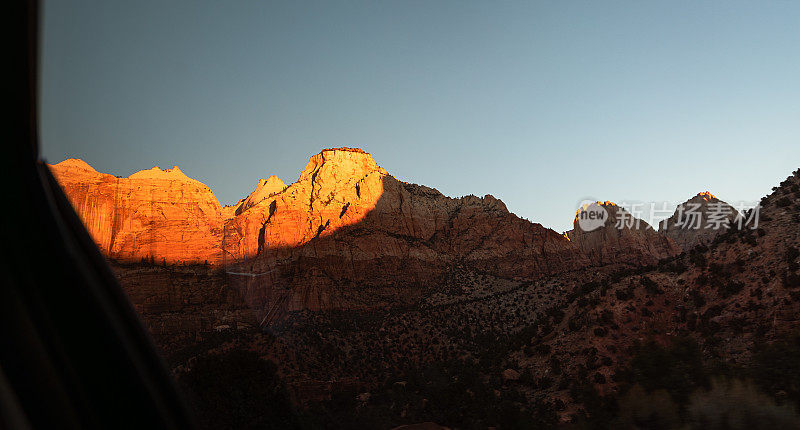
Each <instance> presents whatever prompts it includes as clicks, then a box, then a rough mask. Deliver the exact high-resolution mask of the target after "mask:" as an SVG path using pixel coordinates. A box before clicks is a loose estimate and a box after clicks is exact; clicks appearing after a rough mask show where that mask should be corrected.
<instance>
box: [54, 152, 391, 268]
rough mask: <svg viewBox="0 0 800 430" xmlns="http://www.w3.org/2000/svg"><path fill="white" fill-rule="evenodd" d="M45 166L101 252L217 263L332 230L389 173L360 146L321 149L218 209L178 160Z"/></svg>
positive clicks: (359, 208) (357, 212)
mask: <svg viewBox="0 0 800 430" xmlns="http://www.w3.org/2000/svg"><path fill="white" fill-rule="evenodd" d="M51 167H52V170H53V173H54V174H55V176H56V178H57V179H58V181H59V182H60V183H61V185H62V187H63V188H64V189H65V191H66V194H67V196H68V198H69V199H70V202H71V203H72V205H73V207H74V208H75V209H76V212H77V213H78V214H79V216H80V217H81V219H82V220H83V221H84V224H85V225H86V227H87V230H88V231H89V233H90V234H91V235H92V237H93V239H94V240H95V242H96V243H97V244H98V246H99V247H100V249H101V250H102V251H103V252H104V253H106V255H108V256H109V257H111V258H115V259H120V260H126V261H137V262H138V261H142V260H144V261H153V262H158V263H162V262H163V263H169V264H173V263H179V264H180V263H209V264H216V263H220V262H222V261H224V260H226V259H234V260H235V259H242V258H249V257H252V256H255V255H257V254H258V253H259V252H260V251H262V250H264V249H269V248H282V247H295V246H298V245H301V244H303V243H306V242H308V241H309V240H312V239H314V238H315V237H320V236H327V235H330V234H332V233H333V232H334V231H336V230H337V229H340V228H342V227H345V226H349V225H353V224H356V223H359V222H361V221H362V220H363V219H364V217H365V216H366V215H367V214H368V213H369V212H370V211H372V210H374V209H375V206H376V204H377V202H378V200H379V199H380V197H381V195H382V194H383V192H384V189H383V181H384V177H386V176H388V173H387V172H386V171H385V170H384V169H382V168H381V167H380V166H378V165H377V164H376V163H375V161H374V160H373V159H372V156H371V155H369V154H367V153H365V152H363V151H361V150H356V149H351V148H339V149H331V150H324V151H322V152H320V153H319V154H317V155H314V156H313V157H311V158H310V159H309V162H308V165H307V166H306V168H305V169H304V170H303V172H302V173H301V174H300V178H299V179H298V180H297V182H295V183H293V184H291V185H289V186H288V187H287V186H285V185H284V183H283V182H282V181H281V180H280V179H279V178H277V177H275V176H270V177H269V179H266V180H260V181H259V184H258V186H257V187H256V189H255V190H254V191H253V192H252V193H251V194H250V195H249V196H248V197H247V198H245V199H243V200H242V201H241V202H240V203H239V204H237V205H234V206H232V207H225V208H223V207H221V206H220V204H219V202H218V201H217V199H216V197H215V196H214V194H213V193H212V192H211V190H210V189H209V188H208V187H207V186H206V185H204V184H202V183H201V182H199V181H196V180H194V179H191V178H189V177H188V176H186V175H185V174H184V173H183V172H182V171H181V170H180V168H178V167H177V166H175V167H173V168H172V169H166V170H161V169H160V168H158V167H153V168H152V169H149V170H142V171H140V172H137V173H134V174H132V175H130V176H129V177H127V178H117V177H115V176H113V175H108V174H104V173H99V172H97V171H96V170H94V169H93V168H92V167H91V166H89V165H88V164H87V163H85V162H83V161H82V160H76V159H70V160H65V161H63V162H61V163H58V164H56V165H54V166H51Z"/></svg>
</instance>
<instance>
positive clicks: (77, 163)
mask: <svg viewBox="0 0 800 430" xmlns="http://www.w3.org/2000/svg"><path fill="white" fill-rule="evenodd" d="M54 166H58V168H59V169H61V170H65V171H66V170H76V171H88V172H91V173H97V170H95V169H94V168H93V167H92V166H90V165H89V163H87V162H85V161H83V160H81V159H80V158H67V159H66V160H64V161H62V162H60V163H58V164H54Z"/></svg>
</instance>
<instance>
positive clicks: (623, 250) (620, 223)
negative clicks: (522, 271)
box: [566, 202, 680, 265]
mask: <svg viewBox="0 0 800 430" xmlns="http://www.w3.org/2000/svg"><path fill="white" fill-rule="evenodd" d="M596 205H597V206H599V207H601V208H603V209H604V210H605V212H606V213H607V214H608V216H607V217H606V218H605V221H604V223H603V225H602V226H601V227H599V228H597V229H594V230H591V231H584V230H583V229H582V228H581V226H580V224H579V222H578V217H579V216H580V214H581V212H584V211H585V210H586V208H585V207H584V208H582V209H579V210H578V212H577V213H576V215H575V220H574V222H573V229H572V230H570V231H568V232H567V233H566V236H567V237H568V238H569V239H570V240H571V241H573V242H574V243H575V245H576V246H578V248H579V249H580V250H581V251H582V252H583V253H584V254H585V255H586V256H587V257H588V258H589V260H590V261H592V263H594V264H595V265H606V264H615V263H634V264H637V265H647V264H654V263H656V262H658V260H660V259H662V258H666V257H671V256H675V255H678V254H680V249H679V248H678V247H677V246H676V245H675V243H674V242H673V241H672V240H671V239H669V238H668V237H665V236H662V235H660V234H658V233H657V232H656V231H655V230H653V228H652V227H650V225H649V224H647V223H646V222H644V221H643V220H640V219H638V218H635V217H634V216H633V215H631V214H630V213H629V212H628V211H626V210H625V209H624V208H622V207H620V206H617V205H616V204H614V203H612V202H597V203H596Z"/></svg>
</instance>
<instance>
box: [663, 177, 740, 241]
mask: <svg viewBox="0 0 800 430" xmlns="http://www.w3.org/2000/svg"><path fill="white" fill-rule="evenodd" d="M738 216H739V212H738V211H737V210H736V209H735V208H734V207H733V206H731V205H729V204H727V203H725V202H723V201H722V200H720V199H718V198H717V197H716V196H714V195H713V194H711V193H709V192H708V191H706V192H702V193H699V194H697V195H696V196H694V197H692V198H691V199H689V200H687V201H686V202H684V203H682V204H680V205H679V206H678V208H676V209H675V213H673V214H672V216H671V217H669V218H667V219H665V220H663V221H661V222H660V223H659V225H658V231H659V233H661V234H663V235H665V236H667V237H669V238H671V239H672V240H674V241H675V243H676V244H677V245H678V246H680V247H681V249H683V250H684V251H688V250H690V249H692V248H694V247H695V246H697V245H700V244H709V243H711V241H713V240H714V238H715V237H717V236H718V235H720V234H722V233H725V232H726V231H727V230H728V226H729V225H733V224H735V223H736V219H737V217H738Z"/></svg>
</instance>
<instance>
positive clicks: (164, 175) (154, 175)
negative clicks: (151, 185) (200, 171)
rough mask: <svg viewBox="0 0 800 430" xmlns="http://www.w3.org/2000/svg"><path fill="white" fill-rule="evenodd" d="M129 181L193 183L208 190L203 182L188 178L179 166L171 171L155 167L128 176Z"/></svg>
mask: <svg viewBox="0 0 800 430" xmlns="http://www.w3.org/2000/svg"><path fill="white" fill-rule="evenodd" d="M128 179H137V180H145V181H179V182H185V183H191V184H194V185H197V186H199V187H201V188H204V189H208V187H207V186H206V185H205V184H203V183H202V182H200V181H198V180H196V179H192V178H190V177H188V176H186V175H185V174H184V173H183V171H182V170H181V169H180V168H179V167H178V166H174V167H172V168H171V169H165V170H161V169H160V168H159V167H158V166H154V167H153V168H152V169H149V170H140V171H138V172H136V173H134V174H132V175H130V176H128Z"/></svg>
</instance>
